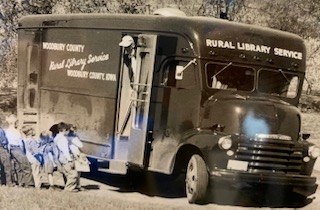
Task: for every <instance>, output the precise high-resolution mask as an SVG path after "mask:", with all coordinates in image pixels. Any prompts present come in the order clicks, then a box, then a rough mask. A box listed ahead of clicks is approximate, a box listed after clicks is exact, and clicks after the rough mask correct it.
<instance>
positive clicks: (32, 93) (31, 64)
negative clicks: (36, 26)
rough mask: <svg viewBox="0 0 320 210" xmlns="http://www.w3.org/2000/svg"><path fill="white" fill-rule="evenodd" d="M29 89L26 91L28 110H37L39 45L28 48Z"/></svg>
mask: <svg viewBox="0 0 320 210" xmlns="http://www.w3.org/2000/svg"><path fill="white" fill-rule="evenodd" d="M27 57H28V60H27V74H28V78H27V87H26V89H25V99H24V100H25V101H24V102H25V104H26V106H27V107H28V108H35V107H36V106H37V95H38V90H37V89H38V87H37V84H38V72H37V71H38V68H39V67H38V62H37V60H38V57H39V47H38V46H37V45H29V46H28V47H27Z"/></svg>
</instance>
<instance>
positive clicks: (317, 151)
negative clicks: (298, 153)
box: [309, 146, 320, 159]
mask: <svg viewBox="0 0 320 210" xmlns="http://www.w3.org/2000/svg"><path fill="white" fill-rule="evenodd" d="M319 155H320V148H319V147H317V146H311V147H309V156H310V157H311V158H313V159H315V158H317V157H319Z"/></svg>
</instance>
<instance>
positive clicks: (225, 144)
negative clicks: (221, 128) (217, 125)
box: [218, 136, 232, 150]
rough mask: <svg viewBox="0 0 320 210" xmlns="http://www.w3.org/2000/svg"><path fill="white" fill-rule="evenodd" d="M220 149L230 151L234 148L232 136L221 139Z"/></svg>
mask: <svg viewBox="0 0 320 210" xmlns="http://www.w3.org/2000/svg"><path fill="white" fill-rule="evenodd" d="M218 144H219V147H220V149H224V150H228V149H230V148H231V147H232V140H231V136H224V137H221V138H220V139H219V141H218Z"/></svg>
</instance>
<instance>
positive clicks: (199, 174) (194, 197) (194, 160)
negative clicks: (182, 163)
mask: <svg viewBox="0 0 320 210" xmlns="http://www.w3.org/2000/svg"><path fill="white" fill-rule="evenodd" d="M207 187H208V172H207V167H206V163H205V162H204V160H203V159H202V157H201V156H200V155H193V156H192V157H191V158H190V160H189V163H188V167H187V173H186V193H187V198H188V201H189V203H201V202H203V201H204V200H205V197H206V192H207Z"/></svg>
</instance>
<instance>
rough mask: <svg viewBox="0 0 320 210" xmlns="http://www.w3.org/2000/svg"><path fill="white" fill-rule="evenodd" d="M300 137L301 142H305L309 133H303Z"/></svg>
mask: <svg viewBox="0 0 320 210" xmlns="http://www.w3.org/2000/svg"><path fill="white" fill-rule="evenodd" d="M301 137H302V139H303V140H307V139H308V138H309V137H310V133H303V134H302V135H301Z"/></svg>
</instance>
